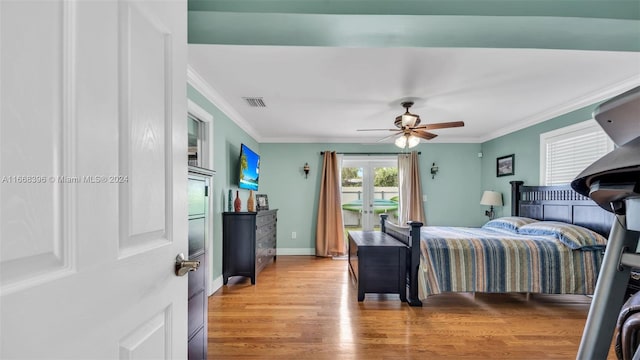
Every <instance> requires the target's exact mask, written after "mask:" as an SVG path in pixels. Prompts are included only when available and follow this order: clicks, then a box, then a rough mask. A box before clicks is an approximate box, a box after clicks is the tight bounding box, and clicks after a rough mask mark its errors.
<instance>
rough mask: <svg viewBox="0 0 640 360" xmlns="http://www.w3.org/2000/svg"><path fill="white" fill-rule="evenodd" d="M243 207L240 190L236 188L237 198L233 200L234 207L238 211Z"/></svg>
mask: <svg viewBox="0 0 640 360" xmlns="http://www.w3.org/2000/svg"><path fill="white" fill-rule="evenodd" d="M241 207H242V203H241V202H240V195H239V194H238V190H236V200H235V201H234V202H233V209H234V210H235V211H236V212H240V208H241Z"/></svg>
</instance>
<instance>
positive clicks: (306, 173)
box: [302, 163, 311, 179]
mask: <svg viewBox="0 0 640 360" xmlns="http://www.w3.org/2000/svg"><path fill="white" fill-rule="evenodd" d="M302 170H304V178H305V179H306V178H307V177H308V176H309V170H311V169H310V168H309V163H304V167H303V168H302Z"/></svg>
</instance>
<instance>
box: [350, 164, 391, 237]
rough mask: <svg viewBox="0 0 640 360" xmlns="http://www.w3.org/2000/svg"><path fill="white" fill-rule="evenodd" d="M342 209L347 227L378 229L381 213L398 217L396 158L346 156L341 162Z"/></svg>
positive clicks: (365, 229)
mask: <svg viewBox="0 0 640 360" xmlns="http://www.w3.org/2000/svg"><path fill="white" fill-rule="evenodd" d="M342 210H343V216H344V226H345V228H346V230H350V229H352V230H355V229H362V230H364V231H369V230H374V229H379V227H380V214H382V213H386V214H388V215H389V217H390V218H391V219H394V218H397V213H398V160H397V158H396V157H395V156H385V157H371V156H366V157H351V156H345V157H344V158H343V161H342Z"/></svg>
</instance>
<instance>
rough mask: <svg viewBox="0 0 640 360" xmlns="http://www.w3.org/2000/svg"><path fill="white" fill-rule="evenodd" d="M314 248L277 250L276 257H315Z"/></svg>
mask: <svg viewBox="0 0 640 360" xmlns="http://www.w3.org/2000/svg"><path fill="white" fill-rule="evenodd" d="M315 254H316V249H315V248H277V249H276V255H277V256H282V255H315Z"/></svg>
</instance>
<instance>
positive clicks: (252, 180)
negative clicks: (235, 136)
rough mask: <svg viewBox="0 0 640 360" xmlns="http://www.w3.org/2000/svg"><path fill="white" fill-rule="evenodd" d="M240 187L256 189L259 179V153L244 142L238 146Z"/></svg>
mask: <svg viewBox="0 0 640 360" xmlns="http://www.w3.org/2000/svg"><path fill="white" fill-rule="evenodd" d="M239 167H240V181H239V182H238V187H239V188H240V189H247V190H253V191H257V190H258V180H260V155H258V154H256V153H255V152H254V151H253V150H251V149H249V147H248V146H247V145H245V144H242V145H241V146H240V166H239Z"/></svg>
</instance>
